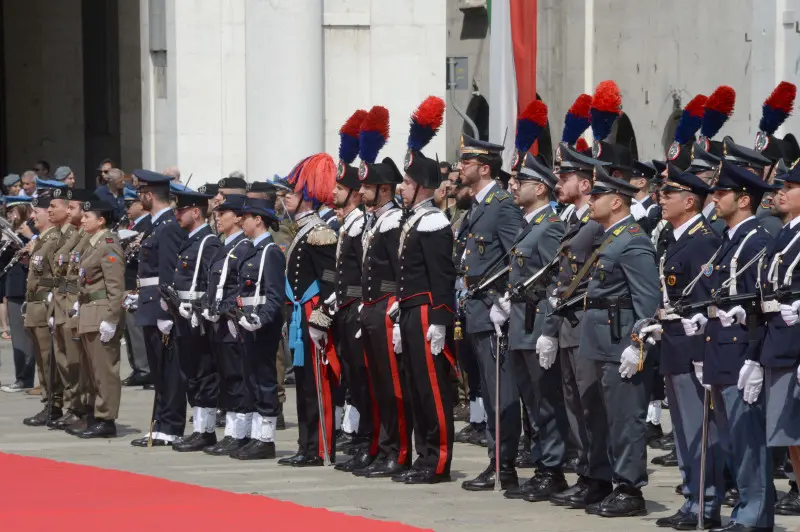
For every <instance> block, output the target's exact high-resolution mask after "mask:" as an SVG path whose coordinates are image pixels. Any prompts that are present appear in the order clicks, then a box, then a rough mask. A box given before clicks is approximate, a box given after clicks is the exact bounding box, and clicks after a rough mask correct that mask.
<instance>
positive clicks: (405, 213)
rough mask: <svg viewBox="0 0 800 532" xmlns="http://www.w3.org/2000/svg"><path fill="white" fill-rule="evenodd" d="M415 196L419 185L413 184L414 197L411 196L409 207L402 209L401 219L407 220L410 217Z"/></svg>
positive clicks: (415, 200) (415, 199)
mask: <svg viewBox="0 0 800 532" xmlns="http://www.w3.org/2000/svg"><path fill="white" fill-rule="evenodd" d="M417 194H419V185H417V184H415V185H414V195H413V196H411V201H410V202H409V204H410V206H409V207H403V218H404V219H407V218H408V217H409V216H411V211H412V209H413V208H414V205H415V204H416V202H417Z"/></svg>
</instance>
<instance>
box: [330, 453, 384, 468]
mask: <svg viewBox="0 0 800 532" xmlns="http://www.w3.org/2000/svg"><path fill="white" fill-rule="evenodd" d="M375 458H376V457H375V456H370V454H369V449H361V450H360V451H359V452H357V453H356V455H355V456H353V457H352V458H351V459H350V460H348V461H346V462H342V463H339V464H336V465H335V466H333V468H334V469H335V470H337V471H345V472H347V473H352V472H353V471H355V470H357V469H364V468H365V467H367V466H368V465H370V464H371V463H372V462H374V461H375Z"/></svg>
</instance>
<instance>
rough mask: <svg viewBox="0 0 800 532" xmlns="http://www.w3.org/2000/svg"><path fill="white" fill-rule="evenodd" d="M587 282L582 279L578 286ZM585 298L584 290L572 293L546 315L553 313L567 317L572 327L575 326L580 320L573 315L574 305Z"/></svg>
mask: <svg viewBox="0 0 800 532" xmlns="http://www.w3.org/2000/svg"><path fill="white" fill-rule="evenodd" d="M587 284H589V280H588V279H587V280H586V281H582V282H581V283H580V284H579V285H578V288H580V287H582V286H586V285H587ZM585 298H586V290H584V291H582V292H580V293H578V294H575V295H573V296H572V297H570V298H569V299H567V300H566V301H560V302H559V304H558V305H556V307H555V308H554V309H553V310H552V312H550V313H549V314H548V315H547V316H548V317H550V316H552V315H554V314H555V315H556V316H564V317H565V318H567V320H569V324H570V325H571V326H572V327H577V326H578V324H579V323H580V320H579V319H578V316H576V315H575V309H574V307H575V306H576V305H577V304H578V303H581V302H582V301H583V300H584V299H585Z"/></svg>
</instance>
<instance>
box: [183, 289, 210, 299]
mask: <svg viewBox="0 0 800 532" xmlns="http://www.w3.org/2000/svg"><path fill="white" fill-rule="evenodd" d="M204 294H205V292H198V291H197V290H195V291H194V292H192V291H191V290H178V297H179V298H181V299H185V300H187V301H194V300H195V299H200V297H201V296H203V295H204Z"/></svg>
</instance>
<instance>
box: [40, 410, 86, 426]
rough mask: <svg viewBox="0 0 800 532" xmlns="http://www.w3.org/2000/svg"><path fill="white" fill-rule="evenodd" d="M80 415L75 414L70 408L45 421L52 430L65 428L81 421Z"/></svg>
mask: <svg viewBox="0 0 800 532" xmlns="http://www.w3.org/2000/svg"><path fill="white" fill-rule="evenodd" d="M81 418H82V416H80V415H78V414H76V413H75V412H73V411H72V410H67V411H66V413H65V414H64V415H63V416H61V417H59V418H58V419H51V420H50V421H48V422H47V427H48V428H51V429H53V430H66V428H67V427H69V426H70V425H74V424H75V423H78V422H79V421H81Z"/></svg>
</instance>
